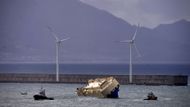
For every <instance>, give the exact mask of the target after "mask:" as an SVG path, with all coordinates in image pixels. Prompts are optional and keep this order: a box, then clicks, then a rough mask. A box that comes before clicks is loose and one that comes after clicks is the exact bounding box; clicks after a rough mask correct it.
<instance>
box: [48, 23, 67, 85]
mask: <svg viewBox="0 0 190 107" xmlns="http://www.w3.org/2000/svg"><path fill="white" fill-rule="evenodd" d="M48 29H49V30H50V32H51V34H52V36H53V37H54V38H55V44H56V45H55V46H56V58H55V60H56V82H59V49H60V45H61V43H62V42H64V41H66V40H68V39H70V38H69V37H68V38H65V39H59V38H58V36H57V35H56V34H55V33H54V32H53V30H52V28H51V27H49V26H48Z"/></svg>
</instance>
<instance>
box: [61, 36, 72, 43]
mask: <svg viewBox="0 0 190 107" xmlns="http://www.w3.org/2000/svg"><path fill="white" fill-rule="evenodd" d="M69 39H70V37H68V38H65V39H62V40H60V41H61V42H63V41H66V40H69Z"/></svg>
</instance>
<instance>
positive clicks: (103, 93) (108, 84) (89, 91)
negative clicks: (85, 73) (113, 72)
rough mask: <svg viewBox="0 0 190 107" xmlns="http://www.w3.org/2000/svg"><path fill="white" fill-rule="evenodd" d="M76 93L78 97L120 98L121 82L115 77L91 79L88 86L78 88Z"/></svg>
mask: <svg viewBox="0 0 190 107" xmlns="http://www.w3.org/2000/svg"><path fill="white" fill-rule="evenodd" d="M76 92H77V95H78V96H92V97H100V98H118V97H119V95H118V92H119V82H118V81H117V80H116V79H115V78H113V77H105V78H96V79H90V80H88V84H87V86H84V87H81V88H77V90H76Z"/></svg>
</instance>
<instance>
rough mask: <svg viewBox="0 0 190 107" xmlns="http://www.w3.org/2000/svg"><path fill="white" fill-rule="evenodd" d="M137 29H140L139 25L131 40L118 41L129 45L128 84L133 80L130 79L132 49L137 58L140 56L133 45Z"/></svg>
mask: <svg viewBox="0 0 190 107" xmlns="http://www.w3.org/2000/svg"><path fill="white" fill-rule="evenodd" d="M139 28H140V25H139V24H138V26H137V28H136V31H135V33H134V35H133V37H132V39H130V40H123V41H120V42H123V43H128V44H129V58H130V59H129V83H132V82H133V78H132V75H133V74H132V73H133V72H132V71H133V69H132V48H133V47H134V48H135V50H136V52H137V54H138V56H141V55H140V53H139V51H138V49H137V47H136V44H135V38H136V35H137V31H138V29H139Z"/></svg>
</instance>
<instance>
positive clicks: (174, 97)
mask: <svg viewBox="0 0 190 107" xmlns="http://www.w3.org/2000/svg"><path fill="white" fill-rule="evenodd" d="M41 85H43V87H44V88H45V89H46V94H47V96H49V97H54V98H55V100H51V101H48V100H46V101H34V100H33V95H34V94H36V93H37V92H38V91H39V89H40V87H41ZM81 86H83V85H81V84H37V83H35V84H34V83H30V84H26V83H0V107H190V87H189V86H143V85H121V87H120V92H119V95H120V98H119V99H107V98H105V99H101V98H95V97H78V96H77V95H76V93H75V89H76V88H77V87H81ZM20 91H22V92H25V91H27V92H28V95H21V94H20ZM151 91H152V92H154V94H155V95H156V96H157V97H158V101H144V100H143V99H144V98H145V97H146V95H147V93H148V92H151Z"/></svg>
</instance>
